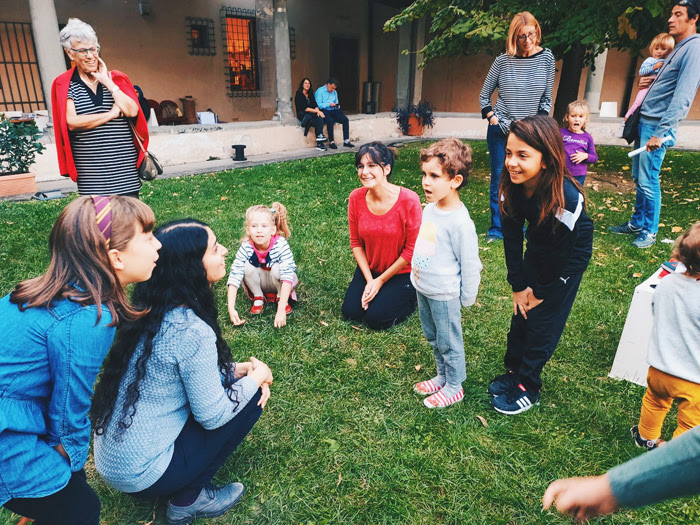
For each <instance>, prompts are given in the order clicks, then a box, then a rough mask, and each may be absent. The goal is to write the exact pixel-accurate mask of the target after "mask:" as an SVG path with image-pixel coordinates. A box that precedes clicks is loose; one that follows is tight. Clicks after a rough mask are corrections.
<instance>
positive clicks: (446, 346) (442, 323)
mask: <svg viewBox="0 0 700 525" xmlns="http://www.w3.org/2000/svg"><path fill="white" fill-rule="evenodd" d="M417 293H418V312H419V314H420V324H421V325H422V326H423V333H424V334H425V338H426V339H427V340H428V343H430V346H431V348H432V349H433V356H434V357H435V364H436V366H437V375H439V376H441V377H444V378H445V380H446V381H447V385H450V386H455V387H459V386H462V382H463V381H464V380H465V379H466V378H467V369H466V365H465V363H464V340H463V339H462V305H461V304H460V302H459V297H457V298H456V299H450V300H449V301H436V300H434V299H429V298H428V297H426V296H425V295H423V294H421V293H420V292H417Z"/></svg>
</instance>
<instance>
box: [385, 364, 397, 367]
mask: <svg viewBox="0 0 700 525" xmlns="http://www.w3.org/2000/svg"><path fill="white" fill-rule="evenodd" d="M384 366H385V367H387V368H396V365H392V364H391V363H384Z"/></svg>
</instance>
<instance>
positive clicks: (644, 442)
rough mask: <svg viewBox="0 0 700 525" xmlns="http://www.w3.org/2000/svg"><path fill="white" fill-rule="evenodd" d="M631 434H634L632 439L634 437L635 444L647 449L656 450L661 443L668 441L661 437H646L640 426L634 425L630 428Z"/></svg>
mask: <svg viewBox="0 0 700 525" xmlns="http://www.w3.org/2000/svg"><path fill="white" fill-rule="evenodd" d="M630 434H632V439H634V444H635V445H637V446H638V447H639V448H643V449H646V450H654V449H655V448H659V447H660V446H661V445H663V444H664V443H666V441H664V440H663V439H661V438H657V439H644V438H643V437H642V435H641V434H640V433H639V426H638V425H634V426H633V427H632V428H630Z"/></svg>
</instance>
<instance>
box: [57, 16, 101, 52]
mask: <svg viewBox="0 0 700 525" xmlns="http://www.w3.org/2000/svg"><path fill="white" fill-rule="evenodd" d="M59 37H60V41H61V45H62V46H63V48H64V49H66V50H68V49H70V48H71V40H82V41H83V42H95V43H96V44H97V43H98V42H97V33H95V30H94V29H93V28H92V26H91V25H90V24H86V23H85V22H83V21H82V20H79V19H78V18H69V19H68V23H67V24H66V27H64V28H63V29H61V33H60V34H59Z"/></svg>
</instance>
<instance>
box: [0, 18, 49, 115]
mask: <svg viewBox="0 0 700 525" xmlns="http://www.w3.org/2000/svg"><path fill="white" fill-rule="evenodd" d="M41 109H46V101H45V100H44V92H43V90H42V87H41V76H40V75H39V62H38V60H37V56H36V49H35V47H34V38H33V36H32V25H31V24H29V23H25V22H2V21H0V112H3V111H22V112H25V113H31V112H33V111H37V110H41Z"/></svg>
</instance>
